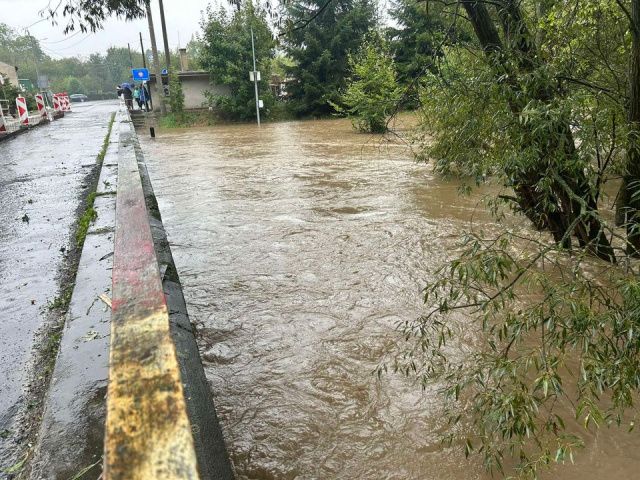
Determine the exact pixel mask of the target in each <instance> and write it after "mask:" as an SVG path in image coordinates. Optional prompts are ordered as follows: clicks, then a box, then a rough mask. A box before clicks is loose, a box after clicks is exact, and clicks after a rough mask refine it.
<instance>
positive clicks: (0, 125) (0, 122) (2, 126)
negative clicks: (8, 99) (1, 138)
mask: <svg viewBox="0 0 640 480" xmlns="http://www.w3.org/2000/svg"><path fill="white" fill-rule="evenodd" d="M6 131H7V122H5V120H4V112H3V111H2V107H0V132H6Z"/></svg>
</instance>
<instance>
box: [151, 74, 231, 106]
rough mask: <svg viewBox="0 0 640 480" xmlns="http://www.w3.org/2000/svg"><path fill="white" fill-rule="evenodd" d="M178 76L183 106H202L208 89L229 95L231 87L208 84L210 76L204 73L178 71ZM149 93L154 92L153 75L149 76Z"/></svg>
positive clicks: (154, 81)
mask: <svg viewBox="0 0 640 480" xmlns="http://www.w3.org/2000/svg"><path fill="white" fill-rule="evenodd" d="M163 77H164V78H163V80H164V82H166V81H167V80H166V76H165V75H163ZM178 78H179V79H180V83H181V84H182V91H183V93H184V108H185V109H193V108H202V107H203V105H202V104H203V103H204V102H206V98H205V96H204V92H205V91H206V90H208V91H209V92H211V93H216V94H219V95H231V88H230V87H227V86H226V85H210V84H209V82H210V77H209V75H208V74H205V73H190V72H184V73H179V74H178ZM150 83H151V88H152V89H153V90H152V91H151V95H152V96H153V95H155V94H156V90H155V88H156V85H155V83H156V79H155V76H154V75H152V76H151V82H150Z"/></svg>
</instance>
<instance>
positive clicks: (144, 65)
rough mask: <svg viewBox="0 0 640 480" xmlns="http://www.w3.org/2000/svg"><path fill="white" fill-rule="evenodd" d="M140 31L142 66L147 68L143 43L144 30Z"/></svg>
mask: <svg viewBox="0 0 640 480" xmlns="http://www.w3.org/2000/svg"><path fill="white" fill-rule="evenodd" d="M139 33H140V49H141V50H142V68H147V59H146V58H145V56H144V45H143V44H142V32H139Z"/></svg>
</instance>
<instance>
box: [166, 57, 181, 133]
mask: <svg viewBox="0 0 640 480" xmlns="http://www.w3.org/2000/svg"><path fill="white" fill-rule="evenodd" d="M169 91H170V92H171V96H170V97H169V100H168V102H169V106H170V107H171V113H172V114H173V115H175V116H177V117H178V119H179V120H180V121H182V120H183V119H184V92H183V91H182V84H181V83H180V79H179V78H178V73H177V72H176V70H173V69H172V70H171V71H170V72H169Z"/></svg>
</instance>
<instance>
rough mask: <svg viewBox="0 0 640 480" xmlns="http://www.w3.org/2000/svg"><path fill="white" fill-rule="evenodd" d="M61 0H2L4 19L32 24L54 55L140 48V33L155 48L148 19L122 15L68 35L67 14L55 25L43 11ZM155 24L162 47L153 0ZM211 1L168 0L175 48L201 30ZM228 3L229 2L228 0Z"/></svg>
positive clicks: (16, 24)
mask: <svg viewBox="0 0 640 480" xmlns="http://www.w3.org/2000/svg"><path fill="white" fill-rule="evenodd" d="M59 1H60V0H51V1H49V0H0V12H2V14H1V15H0V22H2V23H6V24H7V25H9V26H11V27H13V28H14V29H16V30H18V31H19V33H24V29H25V28H28V29H29V31H30V32H31V35H33V36H34V37H36V38H37V39H38V40H40V45H41V46H42V48H43V50H44V51H45V53H47V54H48V55H49V56H51V57H52V58H61V57H75V56H79V55H81V56H84V55H89V54H91V53H96V52H100V53H104V52H105V51H106V50H107V48H109V47H110V46H117V47H126V46H127V43H130V44H131V49H132V50H134V49H135V51H136V52H139V51H140V37H139V35H138V32H142V39H143V42H144V47H145V49H148V48H151V43H150V41H149V27H148V25H147V20H146V19H142V20H136V21H133V22H126V21H124V20H121V19H117V18H112V19H109V20H108V21H107V22H106V24H105V27H104V29H103V30H101V31H98V32H96V33H77V32H78V30H76V32H71V33H70V34H69V35H66V36H65V35H64V34H63V33H62V31H63V30H64V27H65V25H66V23H65V20H64V18H62V19H60V20H59V23H58V25H51V21H50V20H43V19H42V16H41V15H40V14H39V12H40V11H41V10H42V9H44V8H46V7H47V6H48V5H49V4H50V3H51V4H52V5H55V4H57V3H58V2H59ZM63 2H66V0H63ZM151 3H152V7H153V20H154V28H155V31H156V41H157V42H158V49H159V50H161V51H162V48H163V47H162V29H161V26H160V13H159V10H158V2H157V1H155V0H152V2H151ZM209 3H212V4H214V5H215V4H216V2H215V1H214V0H211V1H210V0H164V13H165V18H166V22H167V35H168V37H169V48H171V49H172V50H173V49H175V48H176V47H178V42H180V46H182V47H184V46H185V45H186V43H187V42H188V41H189V40H190V39H191V36H192V35H193V34H195V33H196V32H198V31H199V30H200V18H201V12H202V11H203V10H205V9H206V7H207V5H208V4H209ZM225 3H226V2H225Z"/></svg>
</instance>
